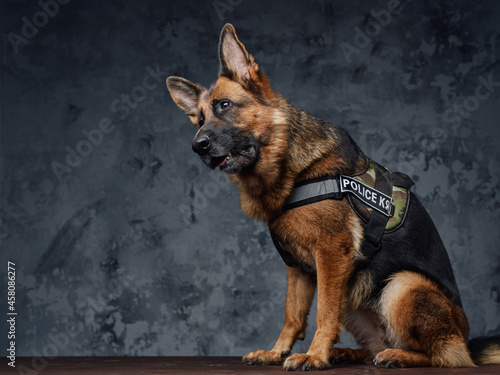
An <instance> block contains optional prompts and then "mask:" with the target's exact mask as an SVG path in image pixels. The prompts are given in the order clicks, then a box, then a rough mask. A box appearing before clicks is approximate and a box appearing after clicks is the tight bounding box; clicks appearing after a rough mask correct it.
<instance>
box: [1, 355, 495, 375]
mask: <svg viewBox="0 0 500 375" xmlns="http://www.w3.org/2000/svg"><path fill="white" fill-rule="evenodd" d="M7 363H8V361H7V360H6V359H5V357H4V358H3V360H1V361H0V374H29V375H36V374H44V375H51V374H52V375H74V374H75V375H76V374H87V375H128V374H143V375H163V374H192V375H205V374H212V375H230V374H246V375H257V374H284V373H285V371H284V370H283V369H282V368H281V367H279V366H269V367H267V366H244V365H242V364H241V358H240V357H58V358H53V359H43V358H17V359H16V368H15V369H14V368H12V367H10V366H8V365H7ZM320 374H325V375H327V374H337V375H343V374H345V375H348V374H360V375H379V374H380V375H383V374H391V375H397V374H404V375H416V374H418V375H420V374H423V375H434V374H457V375H458V374H481V375H490V374H491V375H493V374H496V375H499V374H500V365H495V366H480V367H478V368H467V369H440V368H417V369H397V370H388V369H378V368H376V367H375V366H368V365H366V366H335V367H334V368H332V369H329V370H325V371H322V372H321V373H320Z"/></svg>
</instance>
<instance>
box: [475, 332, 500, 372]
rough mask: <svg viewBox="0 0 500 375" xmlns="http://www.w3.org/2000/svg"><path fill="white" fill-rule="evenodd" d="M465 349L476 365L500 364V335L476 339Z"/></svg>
mask: <svg viewBox="0 0 500 375" xmlns="http://www.w3.org/2000/svg"><path fill="white" fill-rule="evenodd" d="M467 347H468V349H469V351H470V354H471V358H472V360H473V361H474V363H475V364H476V365H487V364H500V335H498V336H492V337H477V338H475V339H472V340H469V342H468V344H467Z"/></svg>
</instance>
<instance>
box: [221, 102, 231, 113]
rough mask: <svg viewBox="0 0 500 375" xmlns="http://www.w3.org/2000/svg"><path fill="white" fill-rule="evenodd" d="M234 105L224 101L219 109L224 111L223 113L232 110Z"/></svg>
mask: <svg viewBox="0 0 500 375" xmlns="http://www.w3.org/2000/svg"><path fill="white" fill-rule="evenodd" d="M232 104H233V103H231V102H230V101H229V100H222V101H221V102H219V108H220V109H221V110H222V111H226V110H228V109H229V108H231V105H232Z"/></svg>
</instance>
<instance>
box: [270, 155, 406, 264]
mask: <svg viewBox="0 0 500 375" xmlns="http://www.w3.org/2000/svg"><path fill="white" fill-rule="evenodd" d="M412 185H413V181H412V180H411V179H410V177H408V176H407V175H405V174H404V173H400V172H391V171H389V170H388V169H386V168H385V167H383V166H381V165H380V164H378V163H376V162H374V161H373V160H371V159H367V167H366V169H365V170H364V171H363V172H361V173H360V174H357V175H352V176H342V175H340V176H326V177H321V178H316V179H312V180H307V181H303V182H300V183H298V184H296V185H295V186H294V188H293V190H292V192H291V193H290V196H289V197H288V199H287V200H286V202H285V205H284V206H283V212H285V211H288V210H291V209H293V208H296V207H300V206H304V205H306V204H311V203H315V202H319V201H322V200H325V199H343V198H344V196H346V198H347V199H348V201H349V203H350V205H351V207H352V208H353V210H354V211H355V212H356V214H357V215H358V216H359V217H360V218H361V219H362V221H363V223H364V227H365V235H364V239H365V240H367V241H368V242H369V243H370V244H371V246H363V250H364V251H363V255H364V256H365V258H366V262H369V261H370V259H371V258H372V256H373V255H374V253H375V252H377V251H378V250H379V249H380V243H381V241H382V236H383V235H384V233H391V232H394V231H395V230H397V229H398V228H400V227H401V226H402V225H403V223H404V220H405V218H406V214H407V212H408V207H409V203H410V192H409V190H410V187H411V186H412ZM271 238H272V240H273V243H274V246H275V247H276V249H277V250H278V252H279V254H280V255H281V258H282V259H283V261H284V262H285V264H286V265H287V266H289V267H299V265H298V264H297V263H296V261H295V260H294V258H293V256H292V254H290V253H289V252H288V251H286V250H285V249H284V248H283V246H282V245H281V243H280V242H279V241H278V239H277V238H276V236H275V235H274V233H272V232H271Z"/></svg>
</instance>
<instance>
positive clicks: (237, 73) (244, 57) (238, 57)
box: [219, 23, 259, 82]
mask: <svg viewBox="0 0 500 375" xmlns="http://www.w3.org/2000/svg"><path fill="white" fill-rule="evenodd" d="M219 59H220V75H221V76H226V77H229V78H232V79H235V80H238V81H243V82H244V81H250V80H252V79H256V78H258V72H259V66H258V65H257V63H256V62H255V60H254V58H253V56H252V55H250V54H249V53H248V52H247V50H246V49H245V46H244V45H243V44H242V43H241V42H240V40H239V39H238V37H237V36H236V31H235V30H234V27H233V25H231V24H230V23H228V24H226V25H225V26H224V28H223V29H222V32H221V35H220V42H219Z"/></svg>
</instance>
